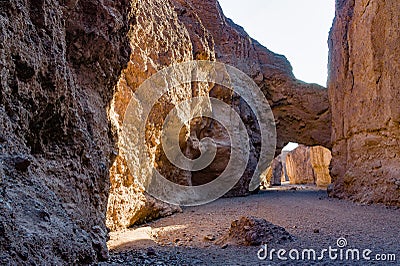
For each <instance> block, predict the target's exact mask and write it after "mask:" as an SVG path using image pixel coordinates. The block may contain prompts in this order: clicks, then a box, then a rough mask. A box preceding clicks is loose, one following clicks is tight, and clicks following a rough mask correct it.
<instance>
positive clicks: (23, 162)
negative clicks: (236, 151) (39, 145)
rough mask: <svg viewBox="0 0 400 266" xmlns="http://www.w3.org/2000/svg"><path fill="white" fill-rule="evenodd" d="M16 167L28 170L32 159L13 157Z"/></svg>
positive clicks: (20, 169)
mask: <svg viewBox="0 0 400 266" xmlns="http://www.w3.org/2000/svg"><path fill="white" fill-rule="evenodd" d="M13 163H14V167H15V169H16V170H18V171H21V172H26V171H27V170H28V167H29V166H30V165H31V161H30V160H29V159H28V158H25V157H21V156H17V157H14V158H13Z"/></svg>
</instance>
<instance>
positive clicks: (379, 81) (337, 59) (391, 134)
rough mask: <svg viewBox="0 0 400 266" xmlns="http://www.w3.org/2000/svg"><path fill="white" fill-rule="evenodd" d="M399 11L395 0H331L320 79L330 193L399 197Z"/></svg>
mask: <svg viewBox="0 0 400 266" xmlns="http://www.w3.org/2000/svg"><path fill="white" fill-rule="evenodd" d="M399 13H400V2H399V1H389V0H386V1H379V0H364V1H354V0H349V1H344V0H337V1H336V18H335V21H334V24H333V28H332V30H331V32H330V38H329V46H330V58H329V81H328V86H329V98H330V102H331V106H332V118H333V119H332V121H333V123H332V127H333V128H332V132H333V134H332V142H333V150H332V151H333V154H332V155H333V160H332V163H331V166H332V169H331V175H332V178H333V181H334V184H335V185H334V189H333V193H332V195H333V196H336V197H340V198H351V199H353V200H357V201H361V202H377V203H385V204H389V205H397V206H399V205H400V159H399V155H400V145H399V143H400V108H399V102H400V89H399V88H400V79H399V75H400V61H399V58H400V47H399V43H400V24H399Z"/></svg>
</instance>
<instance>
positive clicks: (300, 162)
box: [286, 145, 315, 184]
mask: <svg viewBox="0 0 400 266" xmlns="http://www.w3.org/2000/svg"><path fill="white" fill-rule="evenodd" d="M286 171H287V175H288V176H289V181H290V184H315V176H314V170H313V167H312V164H311V159H310V147H307V146H305V145H299V146H298V147H297V148H296V149H294V150H293V151H291V152H289V153H288V154H287V156H286Z"/></svg>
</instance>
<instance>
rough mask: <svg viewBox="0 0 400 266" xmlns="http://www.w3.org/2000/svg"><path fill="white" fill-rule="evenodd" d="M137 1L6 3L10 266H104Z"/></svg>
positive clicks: (0, 28)
mask: <svg viewBox="0 0 400 266" xmlns="http://www.w3.org/2000/svg"><path fill="white" fill-rule="evenodd" d="M130 9H131V7H130V2H129V1H125V0H123V1H94V0H93V1H92V0H83V1H73V0H72V1H61V2H60V1H53V0H28V1H22V0H15V1H1V2H0V74H1V81H0V264H1V265H44V264H49V262H51V264H54V265H84V264H88V263H91V262H93V261H96V260H99V259H104V258H106V257H107V255H108V251H107V247H106V238H107V229H106V226H105V213H106V207H107V204H106V203H107V197H108V190H109V179H110V178H109V172H108V169H109V167H110V166H111V164H112V162H113V157H114V155H113V154H114V153H115V152H116V151H115V150H114V151H113V149H114V143H113V138H112V136H111V130H110V126H109V125H110V121H109V118H108V115H107V109H108V106H109V103H110V101H111V99H112V97H113V92H114V86H115V84H116V83H117V81H118V78H119V76H120V73H121V69H122V68H124V66H125V65H126V63H127V62H128V61H129V54H130V51H129V42H128V40H127V38H126V37H125V36H126V34H127V32H128V30H129V25H130V24H133V21H131V20H130V16H129V15H128V14H129V13H130Z"/></svg>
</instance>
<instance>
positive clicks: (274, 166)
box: [261, 155, 285, 188]
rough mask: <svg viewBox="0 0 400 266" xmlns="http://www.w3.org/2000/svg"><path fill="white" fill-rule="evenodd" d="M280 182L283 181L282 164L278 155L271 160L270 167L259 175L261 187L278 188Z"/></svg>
mask: <svg viewBox="0 0 400 266" xmlns="http://www.w3.org/2000/svg"><path fill="white" fill-rule="evenodd" d="M281 181H285V175H284V171H283V164H282V160H281V157H280V155H279V156H278V157H276V158H275V159H273V160H272V162H271V166H270V167H268V168H267V170H266V171H265V172H264V173H263V174H262V175H261V186H263V187H264V188H267V187H270V186H280V185H281Z"/></svg>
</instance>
